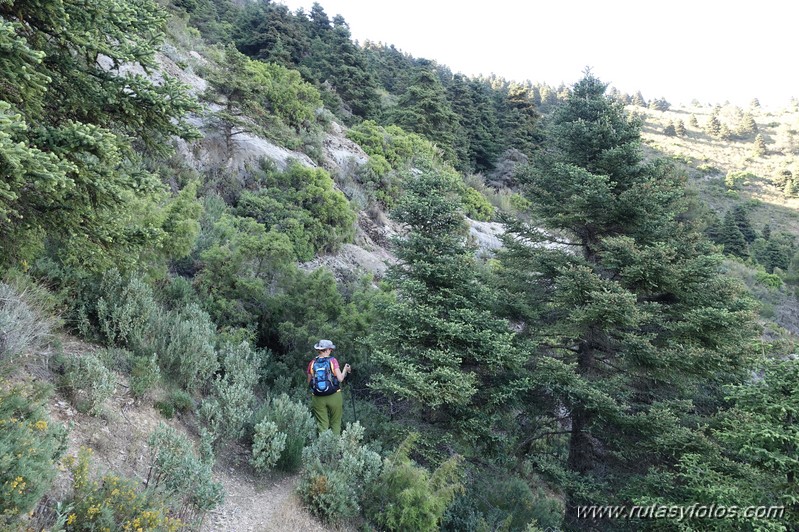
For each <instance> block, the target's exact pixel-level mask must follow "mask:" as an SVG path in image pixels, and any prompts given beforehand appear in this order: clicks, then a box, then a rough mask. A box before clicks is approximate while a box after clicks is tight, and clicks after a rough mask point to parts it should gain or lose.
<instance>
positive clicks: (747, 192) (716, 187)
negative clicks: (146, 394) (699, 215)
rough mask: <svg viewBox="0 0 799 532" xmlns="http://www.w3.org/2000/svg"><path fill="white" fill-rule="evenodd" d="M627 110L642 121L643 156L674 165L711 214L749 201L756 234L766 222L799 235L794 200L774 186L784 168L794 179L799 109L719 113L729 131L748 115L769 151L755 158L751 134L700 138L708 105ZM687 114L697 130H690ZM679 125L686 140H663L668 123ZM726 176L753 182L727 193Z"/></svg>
mask: <svg viewBox="0 0 799 532" xmlns="http://www.w3.org/2000/svg"><path fill="white" fill-rule="evenodd" d="M629 109H630V111H634V112H637V113H638V114H639V115H642V116H643V117H644V120H645V125H644V128H643V132H642V133H643V134H642V137H643V141H644V144H645V146H646V151H647V152H648V153H650V154H652V155H660V156H662V155H665V156H667V157H670V158H671V159H673V160H674V161H675V162H677V164H678V165H679V166H680V168H682V169H683V170H684V171H685V173H686V175H687V177H688V178H689V179H688V183H689V186H690V187H691V188H693V189H695V190H696V191H697V192H698V193H699V195H700V196H701V197H702V199H703V200H704V201H705V202H706V203H707V204H708V205H709V206H710V207H711V208H713V209H714V210H715V211H716V212H718V213H719V214H723V213H724V212H725V211H726V210H727V209H729V208H730V207H731V206H733V205H734V204H736V203H740V202H748V204H749V205H750V206H751V207H753V208H752V209H751V210H750V216H751V219H752V221H753V223H754V225H755V227H756V228H757V229H758V230H759V229H762V226H763V225H765V224H766V223H769V224H770V225H771V227H772V230H776V231H786V232H789V233H793V234H795V235H798V236H799V198H797V197H793V198H787V197H785V195H784V193H783V191H782V188H781V187H779V186H777V185H776V184H775V178H776V177H777V175H778V174H779V172H781V171H783V170H786V169H787V170H790V171H791V172H792V173H793V175H794V176H796V177H797V178H799V108H796V107H791V108H788V107H786V108H783V109H775V110H772V109H765V108H750V109H742V108H738V107H735V106H730V105H727V106H722V107H720V108H719V109H718V116H719V120H720V122H721V123H722V124H724V125H726V126H727V127H728V128H729V129H730V130H731V131H733V132H734V131H736V130H737V129H738V127H739V124H740V117H741V115H742V114H743V113H751V114H752V116H753V118H754V120H755V123H756V124H757V133H759V134H761V135H762V136H763V138H764V140H765V142H766V146H767V149H768V152H767V153H766V154H765V155H764V156H760V157H758V156H756V155H755V154H754V139H755V134H749V135H745V136H741V137H735V138H733V139H730V140H722V139H718V138H714V137H712V136H710V135H708V134H707V133H705V131H704V130H703V129H702V128H703V126H704V125H705V124H706V123H707V122H708V119H709V118H710V115H711V113H712V112H713V110H714V108H713V107H712V106H686V107H675V108H672V109H670V110H668V111H655V110H652V109H642V108H639V107H630V108H629ZM692 115H693V116H694V117H695V118H696V122H697V125H696V126H692V125H690V120H691V116H692ZM678 120H682V122H683V123H684V124H685V128H686V134H685V136H682V137H677V136H668V135H666V134H665V133H664V129H665V127H666V126H667V124H668V123H669V122H672V123H676V122H677V121H678ZM730 172H742V173H744V172H745V173H749V174H752V176H753V177H751V178H750V179H747V180H745V181H744V182H743V183H741V185H740V186H739V187H737V189H736V190H734V191H728V190H727V189H726V187H725V186H724V177H725V176H726V175H727V174H728V173H730Z"/></svg>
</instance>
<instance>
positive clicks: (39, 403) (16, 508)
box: [0, 385, 66, 530]
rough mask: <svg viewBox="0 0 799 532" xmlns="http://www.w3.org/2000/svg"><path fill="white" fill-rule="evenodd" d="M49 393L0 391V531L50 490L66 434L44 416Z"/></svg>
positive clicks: (42, 389)
mask: <svg viewBox="0 0 799 532" xmlns="http://www.w3.org/2000/svg"><path fill="white" fill-rule="evenodd" d="M49 393H50V390H49V389H48V388H45V387H42V386H31V385H24V386H17V387H13V388H10V389H4V387H3V388H0V528H2V529H3V530H8V529H7V528H4V525H8V526H9V527H10V525H11V523H13V522H14V521H15V520H16V519H17V518H18V516H20V515H22V514H24V513H27V512H29V511H30V510H32V509H33V508H34V506H35V505H36V503H37V502H38V501H39V499H41V498H42V496H43V495H44V494H45V492H47V490H48V489H50V486H51V485H52V482H53V479H54V478H55V476H56V473H57V472H58V471H57V468H56V464H57V462H58V460H59V458H60V457H61V455H62V454H63V452H64V450H65V449H66V431H65V430H64V428H63V427H62V426H61V425H59V424H56V423H53V422H52V421H51V420H50V419H49V418H48V416H47V413H46V409H45V408H46V407H45V405H46V402H47V399H48V396H49Z"/></svg>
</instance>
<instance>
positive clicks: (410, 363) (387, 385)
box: [371, 169, 520, 445]
mask: <svg viewBox="0 0 799 532" xmlns="http://www.w3.org/2000/svg"><path fill="white" fill-rule="evenodd" d="M456 179H457V176H456V175H455V174H446V173H445V172H440V171H438V170H433V169H427V170H426V171H425V173H424V174H422V175H420V176H418V177H416V178H413V179H411V180H410V181H409V182H408V183H407V189H406V190H407V193H406V195H405V196H404V197H403V199H402V200H401V201H400V203H399V205H398V207H397V209H396V211H395V214H394V217H395V219H396V220H397V221H399V222H401V223H403V224H404V225H405V226H406V227H407V229H408V231H407V233H406V235H405V236H404V237H403V238H401V239H400V240H398V241H397V248H396V254H397V258H398V259H399V261H398V263H397V264H396V265H395V266H393V267H392V268H391V269H390V271H389V275H388V280H389V283H390V284H391V285H392V287H394V288H395V289H396V294H397V297H396V300H395V301H394V302H393V304H391V305H389V306H388V307H387V308H384V309H383V311H382V313H381V315H380V317H379V318H378V319H377V320H376V328H375V331H374V334H373V336H372V338H371V346H372V350H373V357H374V360H375V361H376V362H377V364H378V372H377V374H376V376H375V377H374V380H373V382H372V386H373V387H374V388H375V389H376V390H380V391H381V392H384V393H386V394H387V395H388V396H389V397H392V398H393V399H394V400H395V401H397V402H399V403H400V404H405V405H407V409H406V412H407V413H408V414H409V416H408V417H407V418H406V419H415V420H416V421H417V422H421V423H427V424H429V426H431V427H435V426H438V427H440V428H447V429H448V430H453V429H454V430H455V432H456V433H459V434H460V435H462V436H465V437H466V438H467V439H469V440H472V444H473V445H474V443H475V442H477V443H480V444H482V445H486V444H488V443H489V442H488V440H490V439H493V438H494V437H495V434H494V433H493V431H492V426H493V424H492V422H493V420H494V418H495V416H498V415H500V410H501V409H502V408H503V407H502V405H503V402H504V399H503V397H507V395H508V394H507V389H506V386H507V385H508V383H509V382H510V381H511V380H514V379H515V378H516V369H517V368H518V367H520V360H519V358H518V353H517V351H516V350H515V349H513V348H512V346H511V338H512V332H511V330H510V327H509V326H508V323H507V322H506V321H505V320H502V319H498V318H496V317H494V316H493V315H492V314H491V312H490V311H489V308H490V304H491V301H492V298H493V295H492V293H491V292H490V291H489V290H488V288H487V285H486V283H484V282H482V281H481V279H480V275H479V273H478V271H479V270H478V268H477V267H476V261H475V256H474V250H473V249H471V248H470V247H469V246H468V245H467V241H466V226H465V223H464V218H463V215H462V214H461V212H460V210H459V201H458V199H457V195H456V190H457V188H456V185H457V182H456ZM459 429H460V430H459Z"/></svg>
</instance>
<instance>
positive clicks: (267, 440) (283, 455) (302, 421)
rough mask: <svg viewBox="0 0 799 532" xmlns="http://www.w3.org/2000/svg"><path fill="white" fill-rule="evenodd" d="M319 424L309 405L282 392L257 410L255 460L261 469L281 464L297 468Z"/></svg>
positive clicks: (282, 468)
mask: <svg viewBox="0 0 799 532" xmlns="http://www.w3.org/2000/svg"><path fill="white" fill-rule="evenodd" d="M315 430H316V424H315V423H314V420H313V417H312V416H311V414H310V412H309V411H308V407H307V406H305V405H304V404H302V403H300V402H296V401H292V400H291V399H290V398H289V396H288V395H286V394H281V395H279V396H278V397H276V398H274V399H272V400H270V401H269V402H268V403H267V404H266V405H265V406H264V408H262V409H261V410H260V411H259V412H258V413H257V414H256V420H255V434H254V436H253V444H252V464H253V466H254V467H255V468H256V469H258V470H259V471H264V470H267V469H271V468H272V467H277V468H278V469H280V470H283V471H296V470H297V469H299V467H300V465H301V464H302V450H303V448H305V444H306V443H308V442H309V441H311V439H312V438H313V435H314V434H315Z"/></svg>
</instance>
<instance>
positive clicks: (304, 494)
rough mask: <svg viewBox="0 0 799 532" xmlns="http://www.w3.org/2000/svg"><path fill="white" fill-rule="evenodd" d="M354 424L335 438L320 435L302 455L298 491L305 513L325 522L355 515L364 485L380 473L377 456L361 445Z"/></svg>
mask: <svg viewBox="0 0 799 532" xmlns="http://www.w3.org/2000/svg"><path fill="white" fill-rule="evenodd" d="M362 440H363V427H361V425H360V424H359V423H357V422H355V423H354V424H352V425H350V426H349V427H347V429H346V430H344V431H343V432H342V434H341V436H336V435H335V434H333V432H332V431H329V430H327V431H325V432H323V433H322V434H321V435H320V436H319V438H317V439H316V441H314V442H313V443H312V444H311V445H310V446H308V447H306V448H305V449H304V450H303V452H302V462H303V469H302V472H301V473H300V483H299V486H298V492H299V494H300V497H301V498H302V500H303V502H304V503H305V504H306V505H307V506H308V508H309V510H310V511H311V512H312V513H313V514H315V515H317V516H318V517H320V518H321V519H323V520H325V521H337V520H346V519H351V518H354V517H356V516H358V515H359V513H360V511H361V507H362V504H363V501H364V497H365V491H366V486H371V485H372V482H373V480H374V479H375V478H376V477H377V475H378V474H379V473H380V466H381V460H380V455H379V454H377V453H376V452H374V451H372V450H370V449H368V448H367V447H366V446H365V445H363V443H362Z"/></svg>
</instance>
